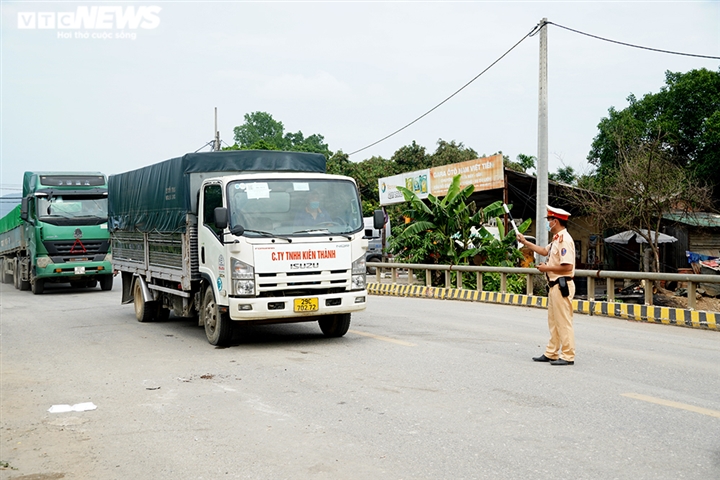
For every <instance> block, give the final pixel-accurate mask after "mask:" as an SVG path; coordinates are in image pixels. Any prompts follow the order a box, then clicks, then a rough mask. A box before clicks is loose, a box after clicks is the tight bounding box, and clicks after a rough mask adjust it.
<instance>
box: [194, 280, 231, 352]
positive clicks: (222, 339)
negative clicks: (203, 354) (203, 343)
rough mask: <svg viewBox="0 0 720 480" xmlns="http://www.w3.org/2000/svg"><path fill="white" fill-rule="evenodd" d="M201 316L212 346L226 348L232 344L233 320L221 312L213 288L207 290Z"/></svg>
mask: <svg viewBox="0 0 720 480" xmlns="http://www.w3.org/2000/svg"><path fill="white" fill-rule="evenodd" d="M200 315H201V316H202V323H203V325H205V335H206V336H207V339H208V342H210V344H211V345H217V346H225V345H227V344H229V343H230V341H231V340H232V335H233V324H232V320H230V317H229V316H228V314H227V313H221V312H220V309H219V308H218V304H217V302H216V301H215V292H214V291H213V288H212V287H207V288H206V289H205V295H203V306H202V310H201V311H200Z"/></svg>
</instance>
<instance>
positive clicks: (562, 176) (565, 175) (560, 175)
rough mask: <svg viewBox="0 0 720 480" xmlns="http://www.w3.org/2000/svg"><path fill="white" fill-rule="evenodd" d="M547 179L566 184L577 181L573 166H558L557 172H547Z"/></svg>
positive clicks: (572, 183)
mask: <svg viewBox="0 0 720 480" xmlns="http://www.w3.org/2000/svg"><path fill="white" fill-rule="evenodd" d="M548 179H550V180H553V181H555V182H562V183H567V184H568V185H574V184H575V183H577V181H578V178H577V175H576V174H575V169H574V168H573V167H560V168H558V169H557V172H555V173H550V174H548Z"/></svg>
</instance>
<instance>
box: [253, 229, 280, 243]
mask: <svg viewBox="0 0 720 480" xmlns="http://www.w3.org/2000/svg"><path fill="white" fill-rule="evenodd" d="M245 232H252V233H257V234H258V235H260V236H262V237H268V238H279V239H280V240H285V241H286V242H288V243H292V238H287V237H281V236H279V235H275V234H274V233H270V232H264V231H262V230H251V229H249V228H246V229H245ZM245 232H243V233H245Z"/></svg>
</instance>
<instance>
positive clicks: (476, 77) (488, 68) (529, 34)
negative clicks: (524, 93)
mask: <svg viewBox="0 0 720 480" xmlns="http://www.w3.org/2000/svg"><path fill="white" fill-rule="evenodd" d="M540 27H542V22H540V23H538V24H537V25H536V26H534V27H533V29H532V30H531V31H530V32H528V33H527V34H526V35H525V36H524V37H522V38H521V39H520V40H519V41H518V42H517V43H516V44H515V45H513V46H512V47H510V49H509V50H508V51H506V52H505V53H503V54H502V55H501V56H500V57H499V58H498V59H497V60H495V61H494V62H493V63H491V64H490V65H489V66H488V67H487V68H486V69H485V70H483V71H482V72H480V73H478V74H477V75H475V77H474V78H473V79H472V80H470V81H469V82H467V83H466V84H465V85H463V86H462V87H460V88H459V89H458V90H456V91H455V93H453V94H452V95H450V96H449V97H447V98H446V99H445V100H443V101H442V102H440V103H438V104H437V105H435V106H434V107H433V108H431V109H430V110H428V111H427V112H425V113H423V114H422V115H420V116H419V117H417V118H416V119H415V120H413V121H412V122H410V123H408V124H407V125H405V126H404V127H402V128H399V129H397V130H395V131H394V132H392V133H391V134H390V135H387V136H385V137H383V138H381V139H380V140H378V141H376V142H373V143H371V144H370V145H367V146H365V147H363V148H361V149H359V150H355V151H354V152H351V153H348V156H351V155H354V154H356V153H359V152H362V151H363V150H367V149H368V148H370V147H372V146H375V145H377V144H378V143H380V142H383V141H385V140H387V139H388V138H390V137H392V136H393V135H396V134H398V133H400V132H402V131H403V130H405V129H406V128H408V127H409V126H410V125H412V124H414V123H415V122H417V121H418V120H420V119H422V118H423V117H426V116H427V115H429V114H430V113H432V112H433V111H435V110H436V109H438V108H439V107H440V106H441V105H442V104H444V103H445V102H447V101H448V100H450V99H451V98H453V97H454V96H455V95H457V94H458V93H460V92H461V91H463V90H464V89H465V87H467V86H468V85H470V84H471V83H473V82H474V81H475V80H477V79H478V78H480V76H481V75H482V74H484V73H485V72H487V71H488V70H490V69H491V68H492V67H493V66H495V64H496V63H498V62H499V61H500V60H502V59H503V58H505V56H506V55H507V54H508V53H510V52H512V51H513V50H514V49H515V47H517V46H518V45H520V44H521V43H522V42H523V40H525V39H526V38H528V37H530V36H532V34H533V33H534V32H535V31H536V30H537V29H538V28H540Z"/></svg>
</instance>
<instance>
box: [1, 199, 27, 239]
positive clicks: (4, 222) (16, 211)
mask: <svg viewBox="0 0 720 480" xmlns="http://www.w3.org/2000/svg"><path fill="white" fill-rule="evenodd" d="M21 223H22V221H21V220H20V205H17V206H16V207H15V208H13V209H12V210H10V213H8V214H7V215H5V216H4V217H3V218H0V233H5V232H9V231H10V230H12V229H13V228H17V227H19V226H20V224H21Z"/></svg>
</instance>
